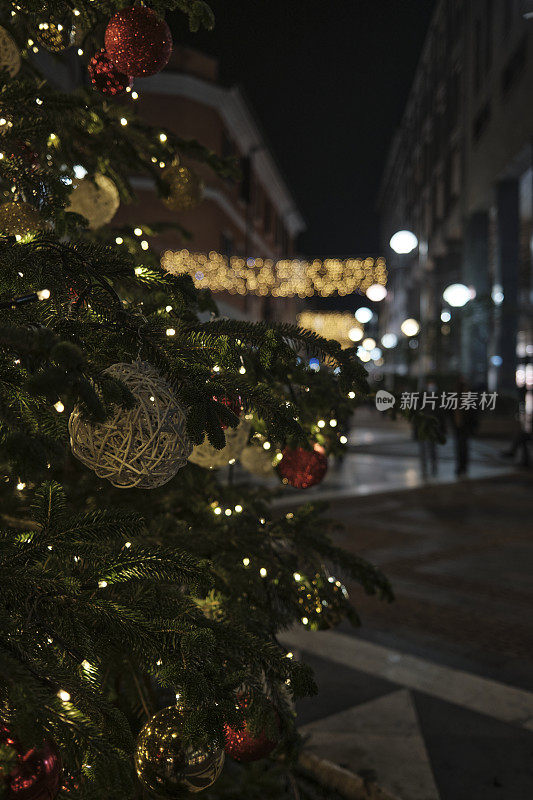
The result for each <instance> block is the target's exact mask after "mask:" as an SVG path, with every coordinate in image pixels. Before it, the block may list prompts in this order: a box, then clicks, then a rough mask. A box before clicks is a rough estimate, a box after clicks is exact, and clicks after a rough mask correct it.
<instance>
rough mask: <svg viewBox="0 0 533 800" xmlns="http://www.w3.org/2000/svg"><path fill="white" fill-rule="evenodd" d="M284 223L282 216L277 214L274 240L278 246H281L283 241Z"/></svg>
mask: <svg viewBox="0 0 533 800" xmlns="http://www.w3.org/2000/svg"><path fill="white" fill-rule="evenodd" d="M282 232H283V223H282V221H281V217H279V216H277V215H276V225H275V232H274V242H275V244H276V247H280V246H281V243H282V241H283V236H282Z"/></svg>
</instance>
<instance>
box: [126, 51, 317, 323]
mask: <svg viewBox="0 0 533 800" xmlns="http://www.w3.org/2000/svg"><path fill="white" fill-rule="evenodd" d="M135 89H136V90H137V91H138V93H139V100H138V101H137V104H138V110H139V113H140V115H141V117H144V118H145V119H146V120H147V121H149V122H150V124H152V125H153V124H155V125H157V124H160V125H161V126H162V127H164V128H168V129H169V130H171V131H175V132H176V133H178V134H179V135H180V136H181V137H182V138H183V139H196V140H197V141H198V142H200V143H201V144H202V145H204V146H206V147H208V148H209V149H210V150H212V151H213V152H214V153H216V154H217V155H219V156H235V157H236V158H237V159H238V161H239V163H240V167H241V174H242V180H241V181H240V182H235V181H229V180H224V179H222V178H219V177H218V176H217V175H215V174H214V173H213V172H212V170H210V169H209V168H208V167H205V166H204V165H200V164H199V163H198V162H192V161H191V162H190V166H192V167H193V168H194V170H195V171H196V172H197V173H198V174H200V175H201V177H202V178H203V181H204V184H205V190H204V200H203V202H202V203H201V205H200V206H199V207H198V208H196V209H194V210H191V211H185V212H176V211H171V210H169V209H168V208H166V207H165V206H164V205H163V204H162V203H161V202H160V201H159V200H158V199H157V196H156V193H155V190H154V187H153V185H152V184H151V182H150V181H149V180H148V179H142V178H141V179H137V180H136V181H135V184H134V185H135V190H136V194H137V197H138V200H139V202H138V203H137V204H134V205H131V206H125V207H122V208H121V210H120V212H119V214H118V215H117V217H116V221H117V222H118V223H120V224H124V223H125V222H128V223H129V222H131V224H132V225H133V226H135V225H136V224H140V223H144V224H146V225H150V223H151V222H153V223H155V222H179V223H180V225H182V226H183V227H184V228H185V229H186V230H187V231H189V232H190V234H191V238H190V239H187V240H186V239H184V238H182V237H180V235H179V234H178V233H176V232H170V231H169V232H165V233H164V234H162V235H161V236H159V237H157V239H156V240H153V244H154V245H155V246H157V248H158V249H161V250H166V249H171V250H179V249H181V248H183V247H187V248H188V249H189V250H191V252H203V253H209V252H210V251H217V252H219V253H222V254H224V255H226V256H232V255H237V256H244V257H253V256H260V257H268V258H274V259H277V258H280V257H290V256H292V255H293V254H294V249H295V242H296V239H297V236H298V234H299V233H300V232H301V231H302V230H304V228H305V225H304V221H303V219H302V216H301V214H300V212H299V210H298V208H297V206H296V203H295V201H294V199H293V197H292V195H291V193H290V191H289V189H288V187H287V185H286V183H285V181H284V179H283V177H282V175H281V174H280V171H279V169H278V167H277V165H276V162H275V159H274V156H273V154H272V152H271V150H270V149H269V146H268V144H267V143H266V142H265V139H264V136H263V134H262V132H261V129H260V126H259V125H258V123H257V121H256V120H255V118H254V114H253V111H252V110H251V108H250V106H249V104H248V103H247V101H246V99H245V97H244V95H243V93H242V91H241V89H240V88H238V87H236V86H234V87H231V88H226V87H224V86H222V85H221V84H220V83H219V80H218V63H217V61H216V59H214V58H211V57H209V56H207V55H205V54H203V53H200V52H197V51H195V50H192V49H189V48H184V47H175V48H174V51H173V53H172V56H171V60H170V62H169V64H168V66H167V68H166V69H165V70H164V71H163V72H161V73H159V74H158V75H154V76H153V77H150V78H145V79H143V80H139V81H136V83H135ZM217 299H218V300H221V301H222V302H223V304H224V306H225V307H224V310H225V311H227V312H228V313H233V311H235V313H238V314H239V315H241V316H248V317H250V318H252V319H254V318H259V317H261V316H264V314H265V311H266V310H267V312H268V314H270V315H272V316H275V317H276V318H282V319H290V320H291V321H294V319H295V315H296V303H297V301H295V300H293V299H288V298H287V299H282V300H281V299H280V300H276V301H274V302H273V303H270V304H268V306H269V307H268V309H266V308H265V305H266V304H265V300H264V299H263V298H259V297H254V296H251V295H246V296H242V297H241V296H238V295H224V296H221V297H219V298H217ZM231 306H232V307H233V309H232V308H231Z"/></svg>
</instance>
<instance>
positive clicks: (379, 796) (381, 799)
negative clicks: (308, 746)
mask: <svg viewBox="0 0 533 800" xmlns="http://www.w3.org/2000/svg"><path fill="white" fill-rule="evenodd" d="M298 765H299V766H300V767H301V768H302V769H303V770H305V771H306V772H309V773H310V774H311V775H312V776H313V777H314V778H316V779H317V780H318V781H319V782H320V784H321V785H322V786H323V787H324V788H326V789H333V790H334V791H336V792H338V793H339V794H340V795H342V797H344V798H346V800H400V798H399V797H397V796H396V795H392V794H390V793H389V792H387V791H385V790H384V789H382V788H381V787H380V786H378V785H377V784H376V783H368V782H366V781H364V780H363V779H362V778H361V777H359V775H356V774H355V773H353V772H350V770H348V769H344V767H339V766H338V765H337V764H334V763H333V761H328V760H327V759H325V758H319V757H318V756H316V755H315V754H314V753H310V752H306V751H305V750H304V751H303V752H302V753H300V756H299V757H298Z"/></svg>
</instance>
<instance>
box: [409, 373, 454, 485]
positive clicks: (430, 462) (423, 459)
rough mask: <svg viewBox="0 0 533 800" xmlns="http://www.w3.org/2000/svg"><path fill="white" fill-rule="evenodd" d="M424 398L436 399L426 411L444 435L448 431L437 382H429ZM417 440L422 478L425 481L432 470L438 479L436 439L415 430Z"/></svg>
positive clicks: (432, 473)
mask: <svg viewBox="0 0 533 800" xmlns="http://www.w3.org/2000/svg"><path fill="white" fill-rule="evenodd" d="M422 397H424V398H427V397H429V398H435V401H434V402H433V401H431V404H430V405H429V407H428V408H427V409H426V410H427V413H429V414H431V416H432V417H434V418H435V419H436V420H437V421H438V429H439V432H440V433H444V431H445V430H446V423H445V420H444V415H443V412H442V408H441V407H440V405H439V402H438V399H437V398H438V397H439V393H438V387H437V384H436V383H435V381H429V383H428V385H427V388H426V390H425V391H424V393H423V395H422ZM414 434H415V438H416V439H417V441H418V453H419V456H420V470H421V473H422V477H423V478H424V479H425V478H427V477H428V475H429V472H430V470H431V475H432V476H433V477H436V475H437V474H438V471H439V461H438V443H437V442H436V441H435V439H434V438H423V437H422V436H421V435H420V433H419V431H418V430H417V429H416V426H415V428H414Z"/></svg>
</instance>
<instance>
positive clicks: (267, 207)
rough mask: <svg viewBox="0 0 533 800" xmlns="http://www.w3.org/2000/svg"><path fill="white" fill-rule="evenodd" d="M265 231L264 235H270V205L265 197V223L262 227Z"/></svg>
mask: <svg viewBox="0 0 533 800" xmlns="http://www.w3.org/2000/svg"><path fill="white" fill-rule="evenodd" d="M263 227H264V229H265V233H271V231H272V203H271V202H270V200H269V199H268V197H265V221H264V225H263Z"/></svg>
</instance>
